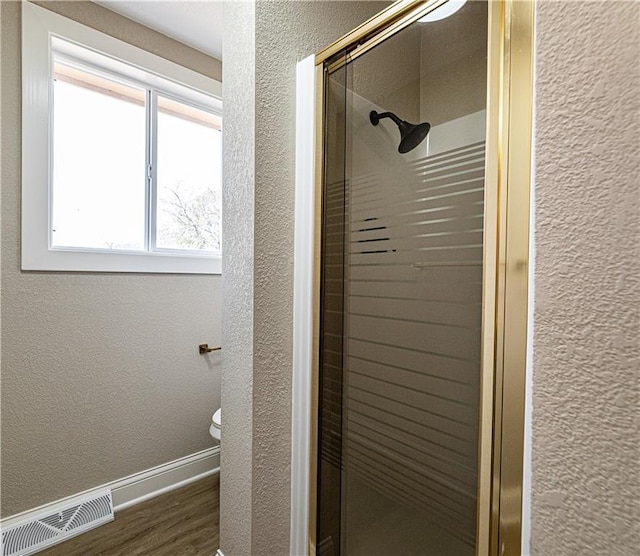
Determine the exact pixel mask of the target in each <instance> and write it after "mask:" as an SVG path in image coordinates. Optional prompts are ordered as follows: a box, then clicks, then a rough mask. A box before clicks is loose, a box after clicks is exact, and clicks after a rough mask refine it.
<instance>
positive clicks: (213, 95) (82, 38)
mask: <svg viewBox="0 0 640 556" xmlns="http://www.w3.org/2000/svg"><path fill="white" fill-rule="evenodd" d="M56 38H57V39H62V41H64V42H60V41H56ZM54 41H55V42H56V45H57V46H56V52H60V49H61V48H62V49H63V50H64V52H63V54H64V55H65V56H66V55H69V56H71V57H75V56H74V54H76V52H77V51H78V50H79V48H80V49H82V52H83V56H82V63H86V64H87V65H91V64H92V60H91V59H90V58H91V55H90V53H91V51H93V52H96V53H98V54H99V55H102V56H100V58H101V63H100V65H101V66H102V67H103V66H104V58H103V56H107V57H108V58H109V59H110V60H112V65H113V67H109V68H104V67H103V69H105V70H106V71H113V72H114V74H116V75H117V74H122V72H123V68H126V69H125V71H126V75H125V77H126V78H128V79H129V80H132V81H134V82H135V81H140V82H143V83H145V85H146V86H147V87H151V88H153V89H154V91H157V92H159V93H160V94H162V95H163V96H165V95H166V96H167V97H169V98H172V97H173V98H175V97H176V96H178V100H179V101H180V102H185V101H187V102H188V103H189V104H191V105H193V106H195V107H204V108H206V109H207V110H208V111H210V112H214V113H218V114H220V115H221V114H222V83H220V82H219V81H216V80H214V79H211V78H209V77H206V76H204V75H202V74H199V73H197V72H195V71H192V70H190V69H188V68H185V67H182V66H180V65H178V64H175V63H173V62H170V61H168V60H165V59H163V58H161V57H159V56H156V55H154V54H151V53H149V52H146V51H145V50H142V49H140V48H137V47H135V46H132V45H130V44H127V43H125V42H123V41H120V40H118V39H115V38H114V37H111V36H109V35H106V34H104V33H101V32H99V31H96V30H95V29H92V28H90V27H87V26H85V25H82V24H80V23H77V22H75V21H73V20H70V19H67V18H65V17H63V16H61V15H59V14H56V13H54V12H51V11H49V10H47V9H45V8H41V7H39V6H35V5H34V4H31V3H30V2H22V269H23V270H41V271H80V272H144V273H177V274H220V273H221V256H220V255H217V254H211V253H199V252H193V251H186V250H185V251H179V250H160V249H159V250H154V251H124V250H108V249H84V248H60V247H55V248H52V247H51V234H50V230H51V181H52V180H51V178H52V173H51V170H52V152H53V150H52V126H51V114H52V109H53V105H52V99H53V80H52V78H51V77H52V67H53V66H52V64H53V43H54ZM65 45H66V46H65ZM76 45H77V46H76ZM65 49H66V50H65ZM87 49H88V50H87ZM74 51H76V52H74ZM87 53H88V54H87ZM173 84H175V85H173ZM174 86H175V90H172V89H173V88H174ZM185 87H186V90H187V91H188V94H187V97H185ZM177 91H179V93H177ZM154 100H155V93H154ZM155 167H156V165H155V164H152V168H153V171H154V172H155ZM153 189H154V190H155V188H153ZM152 229H153V226H152ZM153 233H155V230H154V232H153Z"/></svg>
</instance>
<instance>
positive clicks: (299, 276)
mask: <svg viewBox="0 0 640 556" xmlns="http://www.w3.org/2000/svg"><path fill="white" fill-rule="evenodd" d="M314 116H315V60H314V56H309V57H308V58H305V59H304V60H302V61H301V62H298V68H297V80H296V176H295V179H296V193H295V244H294V278H293V307H294V310H293V330H294V332H293V377H292V394H293V399H292V406H291V422H292V430H291V537H290V546H291V549H290V550H291V554H292V555H295V556H306V555H307V554H308V548H309V547H308V539H309V523H308V520H309V461H310V457H311V455H310V442H311V440H310V434H311V432H310V425H311V418H312V416H311V415H310V407H311V364H312V342H313V257H314V253H313V237H314V172H315V131H314V130H315V124H314Z"/></svg>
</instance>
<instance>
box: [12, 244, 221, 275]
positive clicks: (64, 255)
mask: <svg viewBox="0 0 640 556" xmlns="http://www.w3.org/2000/svg"><path fill="white" fill-rule="evenodd" d="M32 255H35V256H25V253H24V252H23V257H22V270H27V271H31V270H34V271H49V272H135V273H151V274H221V273H222V262H221V257H220V255H200V254H182V253H180V254H176V253H170V252H155V253H144V252H113V251H95V252H92V251H81V250H74V249H49V250H46V251H44V252H41V253H38V254H32Z"/></svg>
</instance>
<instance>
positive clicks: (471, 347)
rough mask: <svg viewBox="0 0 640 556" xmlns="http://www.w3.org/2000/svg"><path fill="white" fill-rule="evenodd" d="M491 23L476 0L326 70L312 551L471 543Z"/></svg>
mask: <svg viewBox="0 0 640 556" xmlns="http://www.w3.org/2000/svg"><path fill="white" fill-rule="evenodd" d="M486 30H487V9H486V3H485V2H468V3H467V4H465V6H464V7H463V8H462V9H461V10H460V11H459V12H457V13H455V14H454V15H452V16H450V17H448V18H446V19H443V20H440V21H435V22H428V23H414V24H413V25H411V26H409V27H407V28H406V29H404V30H403V31H401V32H400V33H398V34H396V35H395V36H393V37H391V38H390V39H388V40H386V41H385V42H383V43H381V44H380V45H378V46H376V47H375V48H373V49H372V50H370V51H368V52H366V53H365V54H363V55H361V56H360V57H357V58H355V59H354V60H353V61H351V62H349V63H348V64H346V66H344V67H343V68H340V70H339V71H341V72H343V75H341V77H340V79H337V78H335V77H336V76H335V75H333V74H332V75H330V76H329V77H328V79H327V82H326V87H327V89H326V91H327V94H326V98H327V99H328V100H327V106H326V108H325V113H327V114H329V113H331V114H332V115H335V114H339V115H341V117H343V118H344V126H343V129H344V134H343V135H337V134H336V133H335V131H333V135H331V133H329V131H328V130H327V133H326V138H327V144H326V145H325V157H326V158H325V160H326V168H325V182H324V188H325V193H324V195H325V202H324V207H323V210H324V228H323V231H324V238H323V249H324V251H323V272H324V276H331V277H332V278H334V280H333V281H332V282H328V281H325V284H324V286H323V287H324V289H323V298H322V300H323V302H322V335H323V338H324V337H326V338H330V340H328V341H327V343H326V344H325V345H328V343H329V341H330V342H331V344H332V345H333V346H334V349H333V351H332V354H331V355H332V356H333V357H330V356H329V354H325V355H324V359H323V360H322V361H321V369H322V372H324V375H323V376H324V377H325V382H324V383H323V384H322V388H323V392H330V393H331V397H330V401H329V403H327V402H326V401H325V403H324V404H323V403H322V400H321V407H320V412H321V413H320V415H321V430H323V431H324V435H321V438H322V442H321V444H320V446H319V452H320V456H319V461H320V471H321V473H320V477H319V487H320V489H322V488H324V483H325V482H327V483H331V484H336V482H338V483H339V485H340V493H339V500H337V501H335V502H334V506H333V510H334V512H335V514H336V515H338V516H339V530H338V529H337V528H335V527H334V528H333V529H332V530H331V531H329V530H327V529H323V520H324V523H326V522H327V521H328V520H329V519H333V520H334V521H335V520H336V519H337V518H336V516H335V515H334V516H333V517H332V518H329V517H327V515H328V514H329V513H330V512H328V511H327V509H326V507H325V508H324V511H323V512H321V513H320V516H319V517H320V520H319V527H318V535H317V537H318V553H319V554H334V555H338V554H341V555H348V556H360V555H362V556H364V555H367V556H370V555H375V554H381V555H382V554H402V555H403V556H411V555H415V556H472V555H474V554H475V542H476V511H477V510H476V505H477V504H476V502H477V501H476V492H477V479H478V478H477V467H478V460H477V454H478V432H479V427H478V415H479V385H480V344H481V308H482V307H481V300H482V260H483V218H484V203H483V199H484V167H485V131H486V130H485V120H486V111H485V107H486V71H487V67H486V49H487V42H486V41H487V36H486ZM333 103H335V104H336V106H333ZM372 114H373V115H372ZM332 129H334V130H340V129H342V128H341V127H340V126H339V125H334V128H332ZM426 130H428V134H427V133H426ZM399 151H400V152H399ZM341 153H343V154H341ZM329 168H331V170H330V171H329ZM334 297H335V299H339V300H340V302H339V303H331V300H332V299H334ZM328 376H331V377H332V380H331V381H327V380H326V377H328ZM327 396H328V394H325V399H326V397H327ZM330 416H333V421H330V420H329V419H330ZM327 436H331V439H332V442H330V443H329V442H328V441H327ZM329 461H331V462H333V467H332V468H331V473H329V471H328V469H329V465H328V463H326V462H329ZM323 466H324V467H323ZM338 468H339V479H336V476H335V475H336V469H338ZM323 472H324V474H323ZM330 476H331V479H329V477H330ZM333 492H334V498H335V497H336V496H335V490H334V491H333ZM326 503H327V501H326V500H325V505H326Z"/></svg>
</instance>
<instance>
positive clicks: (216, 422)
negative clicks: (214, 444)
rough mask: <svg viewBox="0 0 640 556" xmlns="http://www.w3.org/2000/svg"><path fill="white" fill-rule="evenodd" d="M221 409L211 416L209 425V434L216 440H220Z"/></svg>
mask: <svg viewBox="0 0 640 556" xmlns="http://www.w3.org/2000/svg"><path fill="white" fill-rule="evenodd" d="M220 411H221V410H220V409H218V411H216V412H215V413H214V414H213V417H212V418H211V426H210V427H209V434H210V435H211V436H212V437H213V438H215V439H216V440H218V441H219V440H220V424H221V421H220V419H221V417H220Z"/></svg>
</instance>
